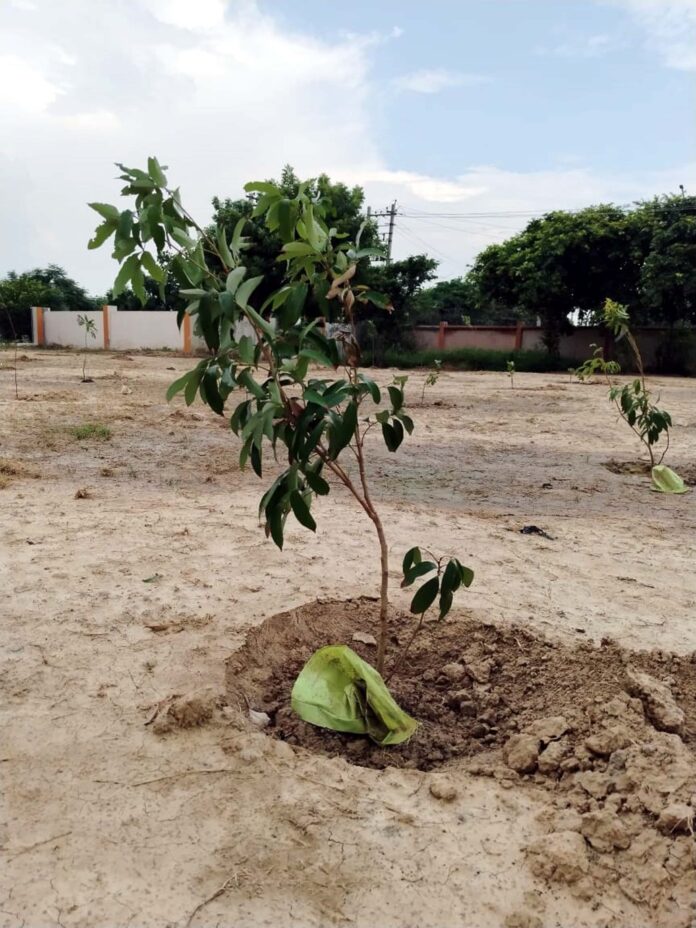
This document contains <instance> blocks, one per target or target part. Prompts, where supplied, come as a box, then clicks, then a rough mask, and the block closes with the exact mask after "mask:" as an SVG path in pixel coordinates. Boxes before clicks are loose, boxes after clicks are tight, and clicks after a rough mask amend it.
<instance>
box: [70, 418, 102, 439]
mask: <svg viewBox="0 0 696 928" xmlns="http://www.w3.org/2000/svg"><path fill="white" fill-rule="evenodd" d="M70 432H71V434H72V436H73V438H76V439H77V440H78V441H109V440H110V438H111V429H110V428H109V426H108V425H102V424H101V422H87V423H85V424H84V425H76V426H75V427H74V428H73V429H71V430H70Z"/></svg>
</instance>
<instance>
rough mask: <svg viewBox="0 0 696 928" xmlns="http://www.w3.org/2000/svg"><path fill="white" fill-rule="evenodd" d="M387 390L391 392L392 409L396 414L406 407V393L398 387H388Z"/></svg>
mask: <svg viewBox="0 0 696 928" xmlns="http://www.w3.org/2000/svg"><path fill="white" fill-rule="evenodd" d="M387 390H388V391H389V399H390V400H391V404H392V408H393V410H394V412H395V413H396V412H398V411H399V410H400V409H401V407H402V406H403V405H404V391H403V390H400V389H399V388H398V387H387Z"/></svg>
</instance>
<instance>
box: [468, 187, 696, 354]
mask: <svg viewBox="0 0 696 928" xmlns="http://www.w3.org/2000/svg"><path fill="white" fill-rule="evenodd" d="M467 282H469V283H471V284H472V285H473V288H474V293H475V302H477V304H478V306H479V308H480V309H481V310H482V312H483V313H484V314H486V313H491V314H497V313H500V312H504V313H509V314H512V315H514V316H515V317H516V318H522V319H529V318H534V317H535V316H539V317H540V318H541V320H542V324H543V326H544V329H545V332H546V340H547V345H548V347H549V349H550V350H551V351H552V352H556V351H557V350H558V342H559V338H560V335H561V333H562V332H563V331H564V330H566V329H568V328H569V327H570V321H569V319H570V317H571V315H572V316H573V317H574V318H575V319H577V320H578V321H580V322H583V323H595V322H598V321H600V320H601V316H602V306H603V305H604V301H605V300H606V299H607V298H609V299H612V300H615V301H616V302H619V303H621V304H623V305H625V306H627V307H628V310H629V312H630V314H631V318H632V319H634V320H635V321H636V323H638V324H642V325H657V326H659V325H667V326H670V327H674V326H678V325H692V324H694V323H695V322H696V197H687V196H680V195H669V196H662V197H656V198H655V199H653V200H649V201H644V202H640V203H636V204H635V205H634V206H633V207H632V208H631V209H628V210H626V209H621V208H619V207H616V206H611V205H599V206H591V207H588V208H587V209H583V210H580V211H578V212H575V213H570V212H564V211H560V210H559V211H556V212H553V213H549V214H548V215H546V216H544V217H543V218H541V219H535V220H534V221H533V222H530V223H529V225H528V226H527V228H526V229H524V231H522V232H520V233H519V234H518V235H515V236H513V237H512V238H510V239H508V240H507V241H505V242H502V243H501V244H498V245H491V246H489V247H488V248H486V249H485V250H484V251H483V252H482V253H481V254H480V255H479V256H478V258H477V259H476V262H475V264H474V267H473V269H472V271H471V273H470V275H469V276H468V278H467Z"/></svg>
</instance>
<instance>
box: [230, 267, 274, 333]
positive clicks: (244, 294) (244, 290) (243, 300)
mask: <svg viewBox="0 0 696 928" xmlns="http://www.w3.org/2000/svg"><path fill="white" fill-rule="evenodd" d="M233 273H234V272H233ZM262 280H263V274H261V275H260V276H259V277H250V278H249V280H245V281H244V283H242V284H240V286H239V287H238V288H237V290H236V291H235V294H234V298H235V300H236V301H237V305H238V306H241V307H242V309H243V310H248V309H250V307H249V305H248V301H249V297H250V296H251V294H252V293H253V292H254V290H256V288H257V287H258V285H259V284H260V283H261V281H262ZM259 318H261V317H259ZM271 331H272V330H271Z"/></svg>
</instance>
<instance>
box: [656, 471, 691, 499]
mask: <svg viewBox="0 0 696 928" xmlns="http://www.w3.org/2000/svg"><path fill="white" fill-rule="evenodd" d="M652 482H653V487H652V488H653V490H657V492H658V493H688V492H689V488H688V487H687V485H686V484H685V483H684V481H683V480H682V478H681V477H680V476H679V474H675V472H674V471H673V470H671V469H670V468H669V467H667V466H666V465H665V464H656V465H655V466H654V467H653V469H652Z"/></svg>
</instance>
